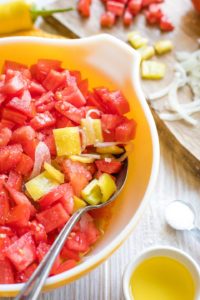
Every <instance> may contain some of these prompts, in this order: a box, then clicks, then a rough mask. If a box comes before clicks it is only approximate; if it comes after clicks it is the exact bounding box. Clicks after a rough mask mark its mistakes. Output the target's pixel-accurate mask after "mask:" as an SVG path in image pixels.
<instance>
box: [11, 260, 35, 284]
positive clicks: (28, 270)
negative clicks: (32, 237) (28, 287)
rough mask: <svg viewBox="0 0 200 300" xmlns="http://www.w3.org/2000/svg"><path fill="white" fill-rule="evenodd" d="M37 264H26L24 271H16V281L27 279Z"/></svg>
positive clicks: (20, 281)
mask: <svg viewBox="0 0 200 300" xmlns="http://www.w3.org/2000/svg"><path fill="white" fill-rule="evenodd" d="M37 267H38V264H37V263H32V264H31V265H30V266H28V267H27V268H26V269H25V270H24V271H21V272H18V273H17V274H16V282H17V283H22V282H26V281H28V280H29V278H30V277H31V275H32V274H33V272H34V271H35V270H36V269H37Z"/></svg>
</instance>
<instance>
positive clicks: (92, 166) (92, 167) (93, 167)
mask: <svg viewBox="0 0 200 300" xmlns="http://www.w3.org/2000/svg"><path fill="white" fill-rule="evenodd" d="M85 167H86V169H87V170H88V171H89V172H90V174H92V175H94V174H95V172H96V170H97V168H96V165H95V163H91V164H87V165H86V166H85Z"/></svg>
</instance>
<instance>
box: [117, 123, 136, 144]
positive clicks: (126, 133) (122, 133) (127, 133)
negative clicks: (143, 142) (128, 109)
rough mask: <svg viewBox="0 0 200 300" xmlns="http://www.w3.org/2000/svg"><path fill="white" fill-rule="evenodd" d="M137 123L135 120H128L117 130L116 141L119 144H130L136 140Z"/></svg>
mask: <svg viewBox="0 0 200 300" xmlns="http://www.w3.org/2000/svg"><path fill="white" fill-rule="evenodd" d="M136 127H137V123H136V122H135V121H134V120H126V121H125V122H123V123H122V124H120V125H119V126H118V127H117V128H116V129H115V140H116V141H118V142H125V143H126V142H129V141H130V140H132V139H134V137H135V134H136Z"/></svg>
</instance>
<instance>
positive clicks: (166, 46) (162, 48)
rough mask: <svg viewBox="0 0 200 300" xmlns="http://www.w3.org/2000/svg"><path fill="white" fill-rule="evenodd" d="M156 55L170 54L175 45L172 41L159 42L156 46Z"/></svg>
mask: <svg viewBox="0 0 200 300" xmlns="http://www.w3.org/2000/svg"><path fill="white" fill-rule="evenodd" d="M154 47H155V50H156V53H157V54H159V55H162V54H165V53H167V52H170V51H171V50H172V49H173V44H172V42H171V41H170V40H163V41H158V42H156V43H155V45H154Z"/></svg>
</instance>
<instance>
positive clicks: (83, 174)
mask: <svg viewBox="0 0 200 300" xmlns="http://www.w3.org/2000/svg"><path fill="white" fill-rule="evenodd" d="M63 171H64V173H65V175H66V177H67V178H68V179H69V181H70V183H71V185H72V188H73V191H74V193H75V195H77V196H80V193H81V191H82V189H83V188H84V187H85V186H86V185H87V184H88V182H89V181H90V180H91V179H92V175H91V173H90V172H89V171H88V170H87V168H86V167H85V166H84V165H83V164H82V163H79V162H76V161H71V160H70V159H67V160H65V161H64V163H63ZM77 178H78V180H77Z"/></svg>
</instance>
